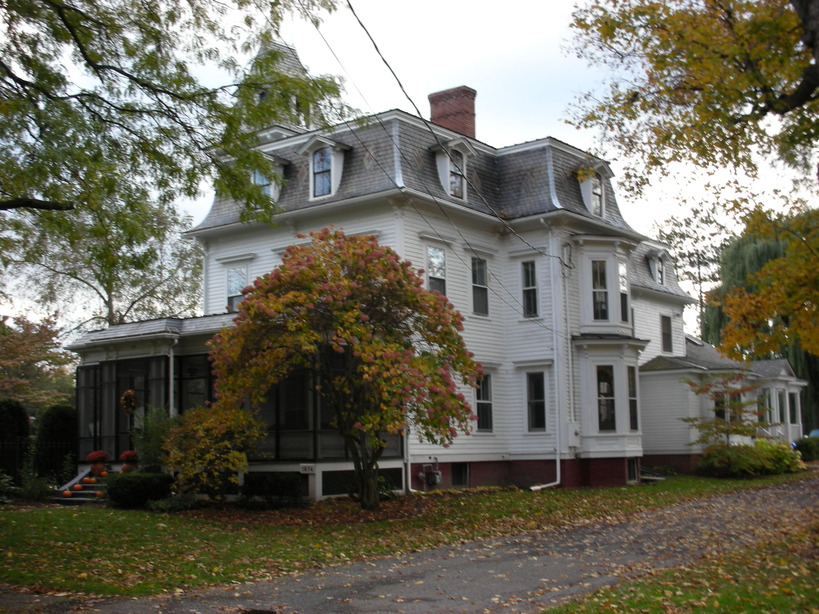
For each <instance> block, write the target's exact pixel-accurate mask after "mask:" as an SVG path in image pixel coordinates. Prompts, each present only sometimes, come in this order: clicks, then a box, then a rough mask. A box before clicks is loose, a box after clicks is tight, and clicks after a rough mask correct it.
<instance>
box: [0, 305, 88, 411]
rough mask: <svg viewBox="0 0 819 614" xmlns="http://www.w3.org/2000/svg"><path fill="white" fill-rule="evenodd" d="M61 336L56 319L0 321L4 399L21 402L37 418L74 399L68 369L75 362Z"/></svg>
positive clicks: (0, 381) (0, 379)
mask: <svg viewBox="0 0 819 614" xmlns="http://www.w3.org/2000/svg"><path fill="white" fill-rule="evenodd" d="M60 332H61V331H60V329H59V328H58V327H57V325H56V316H51V317H49V318H46V319H44V320H42V321H40V322H32V321H31V320H28V319H27V318H25V317H24V316H18V317H16V318H10V317H8V316H3V317H0V398H5V399H11V400H14V401H18V402H20V403H22V404H23V405H24V406H25V407H26V408H27V409H28V411H30V412H31V413H32V414H34V415H37V414H39V413H40V412H42V411H43V410H45V408H47V407H49V406H51V405H53V404H55V403H59V402H65V401H68V400H69V399H70V398H71V392H72V390H73V377H72V375H71V373H70V372H69V370H68V368H67V367H68V365H69V364H70V363H71V361H72V360H73V358H72V357H71V356H70V355H69V354H68V353H66V352H64V351H63V350H62V348H61V346H60ZM0 424H2V423H0Z"/></svg>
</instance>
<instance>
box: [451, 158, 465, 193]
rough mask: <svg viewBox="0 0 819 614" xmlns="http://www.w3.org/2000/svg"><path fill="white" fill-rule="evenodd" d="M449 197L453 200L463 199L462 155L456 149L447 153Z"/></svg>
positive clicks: (463, 169) (463, 168) (463, 167)
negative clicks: (453, 198) (448, 157)
mask: <svg viewBox="0 0 819 614" xmlns="http://www.w3.org/2000/svg"><path fill="white" fill-rule="evenodd" d="M449 156H450V160H449V195H450V196H454V197H455V198H463V197H464V171H465V170H466V167H465V166H464V155H463V154H462V153H461V152H460V151H458V150H457V149H453V150H451V151H450V152H449Z"/></svg>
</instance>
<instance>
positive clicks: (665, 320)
mask: <svg viewBox="0 0 819 614" xmlns="http://www.w3.org/2000/svg"><path fill="white" fill-rule="evenodd" d="M660 334H661V337H662V342H663V352H673V351H674V344H673V342H672V339H673V337H672V335H671V317H670V316H660Z"/></svg>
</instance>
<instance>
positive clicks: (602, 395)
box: [597, 365, 617, 431]
mask: <svg viewBox="0 0 819 614" xmlns="http://www.w3.org/2000/svg"><path fill="white" fill-rule="evenodd" d="M597 427H598V429H599V430H600V431H615V430H617V421H616V418H615V413H614V367H613V366H612V365H598V366H597Z"/></svg>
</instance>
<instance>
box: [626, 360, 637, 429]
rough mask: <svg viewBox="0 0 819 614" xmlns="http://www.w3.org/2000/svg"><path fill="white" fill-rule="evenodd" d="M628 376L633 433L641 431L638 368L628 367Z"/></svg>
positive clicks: (630, 425)
mask: <svg viewBox="0 0 819 614" xmlns="http://www.w3.org/2000/svg"><path fill="white" fill-rule="evenodd" d="M626 373H627V375H628V422H629V428H630V429H631V430H632V431H638V430H640V418H639V411H638V408H637V367H627V371H626Z"/></svg>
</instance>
